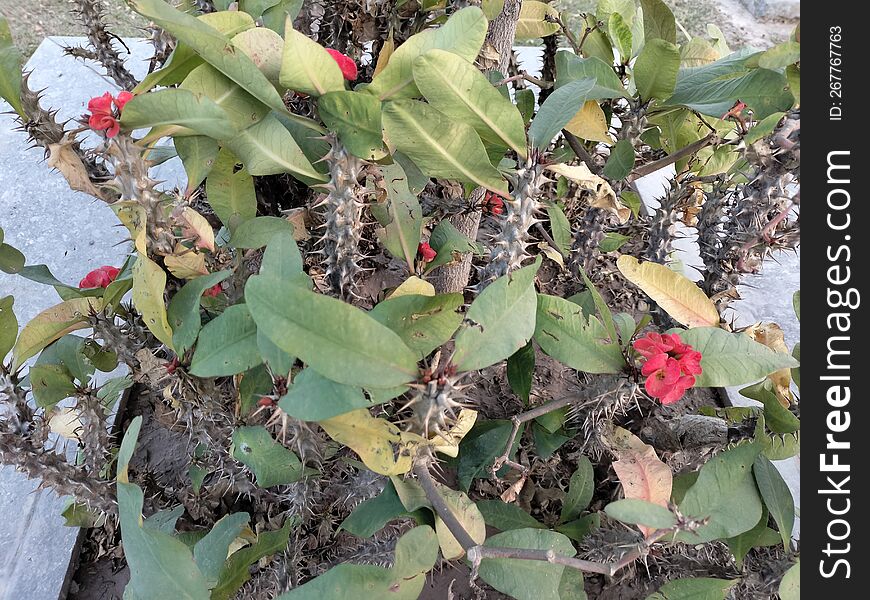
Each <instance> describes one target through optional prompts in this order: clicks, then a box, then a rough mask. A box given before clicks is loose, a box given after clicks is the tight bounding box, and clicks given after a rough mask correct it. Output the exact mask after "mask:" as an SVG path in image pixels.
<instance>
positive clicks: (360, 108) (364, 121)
mask: <svg viewBox="0 0 870 600" xmlns="http://www.w3.org/2000/svg"><path fill="white" fill-rule="evenodd" d="M306 39H308V38H306ZM329 60H332V62H333V63H335V61H334V60H333V59H332V57H331V56H330V57H329ZM317 108H318V109H319V114H320V118H321V119H323V122H324V123H326V126H327V127H328V128H329V130H330V131H334V132H335V133H337V134H338V139H339V140H341V143H342V144H344V146H345V148H347V150H348V152H350V153H351V154H353V155H355V156H359V157H360V158H362V159H365V160H374V159H376V158H378V157H381V156H383V154H384V150H383V147H384V142H383V137H384V132H383V131H382V126H381V102H380V100H378V99H377V98H375V97H374V96H372V95H371V94H364V93H361V92H347V91H343V90H342V91H340V92H329V93H327V94H324V95H323V96H321V97H320V100H318V101H317Z"/></svg>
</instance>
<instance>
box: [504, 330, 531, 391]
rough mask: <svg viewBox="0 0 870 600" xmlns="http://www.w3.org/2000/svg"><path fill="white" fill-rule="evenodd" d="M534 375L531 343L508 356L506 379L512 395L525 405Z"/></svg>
mask: <svg viewBox="0 0 870 600" xmlns="http://www.w3.org/2000/svg"><path fill="white" fill-rule="evenodd" d="M534 375H535V346H534V344H532V342H531V341H529V343H527V344H526V345H525V346H523V347H522V348H520V349H519V350H517V351H516V352H514V353H513V354H511V355H510V357H509V358H508V361H507V378H508V384H509V385H510V386H511V390H513V393H514V394H516V395H517V396H519V397H520V398H521V399H522V401H523V402H524V403H525V404H528V403H529V396H530V395H531V393H532V379H533V377H534Z"/></svg>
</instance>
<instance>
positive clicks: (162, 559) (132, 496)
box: [118, 417, 209, 600]
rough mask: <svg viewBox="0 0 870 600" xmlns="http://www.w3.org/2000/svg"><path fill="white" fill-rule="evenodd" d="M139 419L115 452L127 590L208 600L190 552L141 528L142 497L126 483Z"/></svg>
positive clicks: (142, 595)
mask: <svg viewBox="0 0 870 600" xmlns="http://www.w3.org/2000/svg"><path fill="white" fill-rule="evenodd" d="M141 425H142V417H136V418H134V419H133V422H132V423H131V424H130V426H129V427H128V428H127V432H126V434H125V435H124V439H123V441H122V443H121V449H120V450H119V452H118V512H119V515H120V521H121V539H122V541H123V544H124V558H125V559H126V561H127V564H128V565H129V567H130V582H129V583H128V584H127V589H128V591H127V592H125V595H127V594H129V593H132V594H133V597H134V598H179V599H184V600H208V599H209V593H208V586H207V584H206V581H205V577H203V574H202V572H201V571H200V570H199V567H198V566H197V564H196V562H194V560H193V555H192V553H191V551H190V549H189V548H188V547H187V546H186V545H185V544H184V543H183V542H181V541H179V540H177V539H175V538H174V537H172V536H171V535H169V534H167V533H164V532H163V531H160V530H159V529H153V528H150V527H143V524H142V505H143V503H144V494H143V493H142V490H141V488H139V486H137V485H134V484H132V483H129V480H128V476H127V466H128V464H129V462H130V458H131V457H132V455H133V450H134V449H135V446H136V439H137V438H138V436H139V429H140V427H141Z"/></svg>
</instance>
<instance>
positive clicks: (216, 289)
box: [202, 283, 224, 298]
mask: <svg viewBox="0 0 870 600" xmlns="http://www.w3.org/2000/svg"><path fill="white" fill-rule="evenodd" d="M223 291H224V290H223V288H222V287H221V284H219V283H216V284H214V285H213V286H211V287H210V288H208V289H207V290H206V291H205V292H203V294H202V295H203V296H207V297H209V298H216V297H217V296H220V294H221V292H223Z"/></svg>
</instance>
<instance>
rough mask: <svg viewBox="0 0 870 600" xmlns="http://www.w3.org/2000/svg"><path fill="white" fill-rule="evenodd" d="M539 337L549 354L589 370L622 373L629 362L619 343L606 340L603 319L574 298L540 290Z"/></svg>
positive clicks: (536, 333) (542, 348) (537, 322)
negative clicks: (572, 299)
mask: <svg viewBox="0 0 870 600" xmlns="http://www.w3.org/2000/svg"><path fill="white" fill-rule="evenodd" d="M534 335H535V341H536V342H537V343H538V345H539V346H540V347H541V350H543V351H544V352H545V353H546V354H548V355H549V356H552V357H553V358H555V359H556V360H558V361H560V362H562V363H564V364H566V365H567V366H569V367H571V368H572V369H577V370H578V371H585V372H587V373H618V372H619V371H620V370H622V368H623V367H624V366H625V358H623V356H622V351H621V350H620V348H619V344H617V343H615V342H610V343H606V342H605V341H604V340H605V339H606V338H607V337H608V336H607V332H606V331H605V329H604V328H603V327H602V326H601V323H600V322H599V321H598V320H597V319H595V318H592V317H587V316H586V315H585V314H583V310H582V309H581V308H580V307H579V306H578V305H576V304H574V303H573V302H570V301H568V300H564V299H562V298H559V297H557V296H547V295H545V294H538V301H537V318H536V322H535V334H534Z"/></svg>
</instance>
